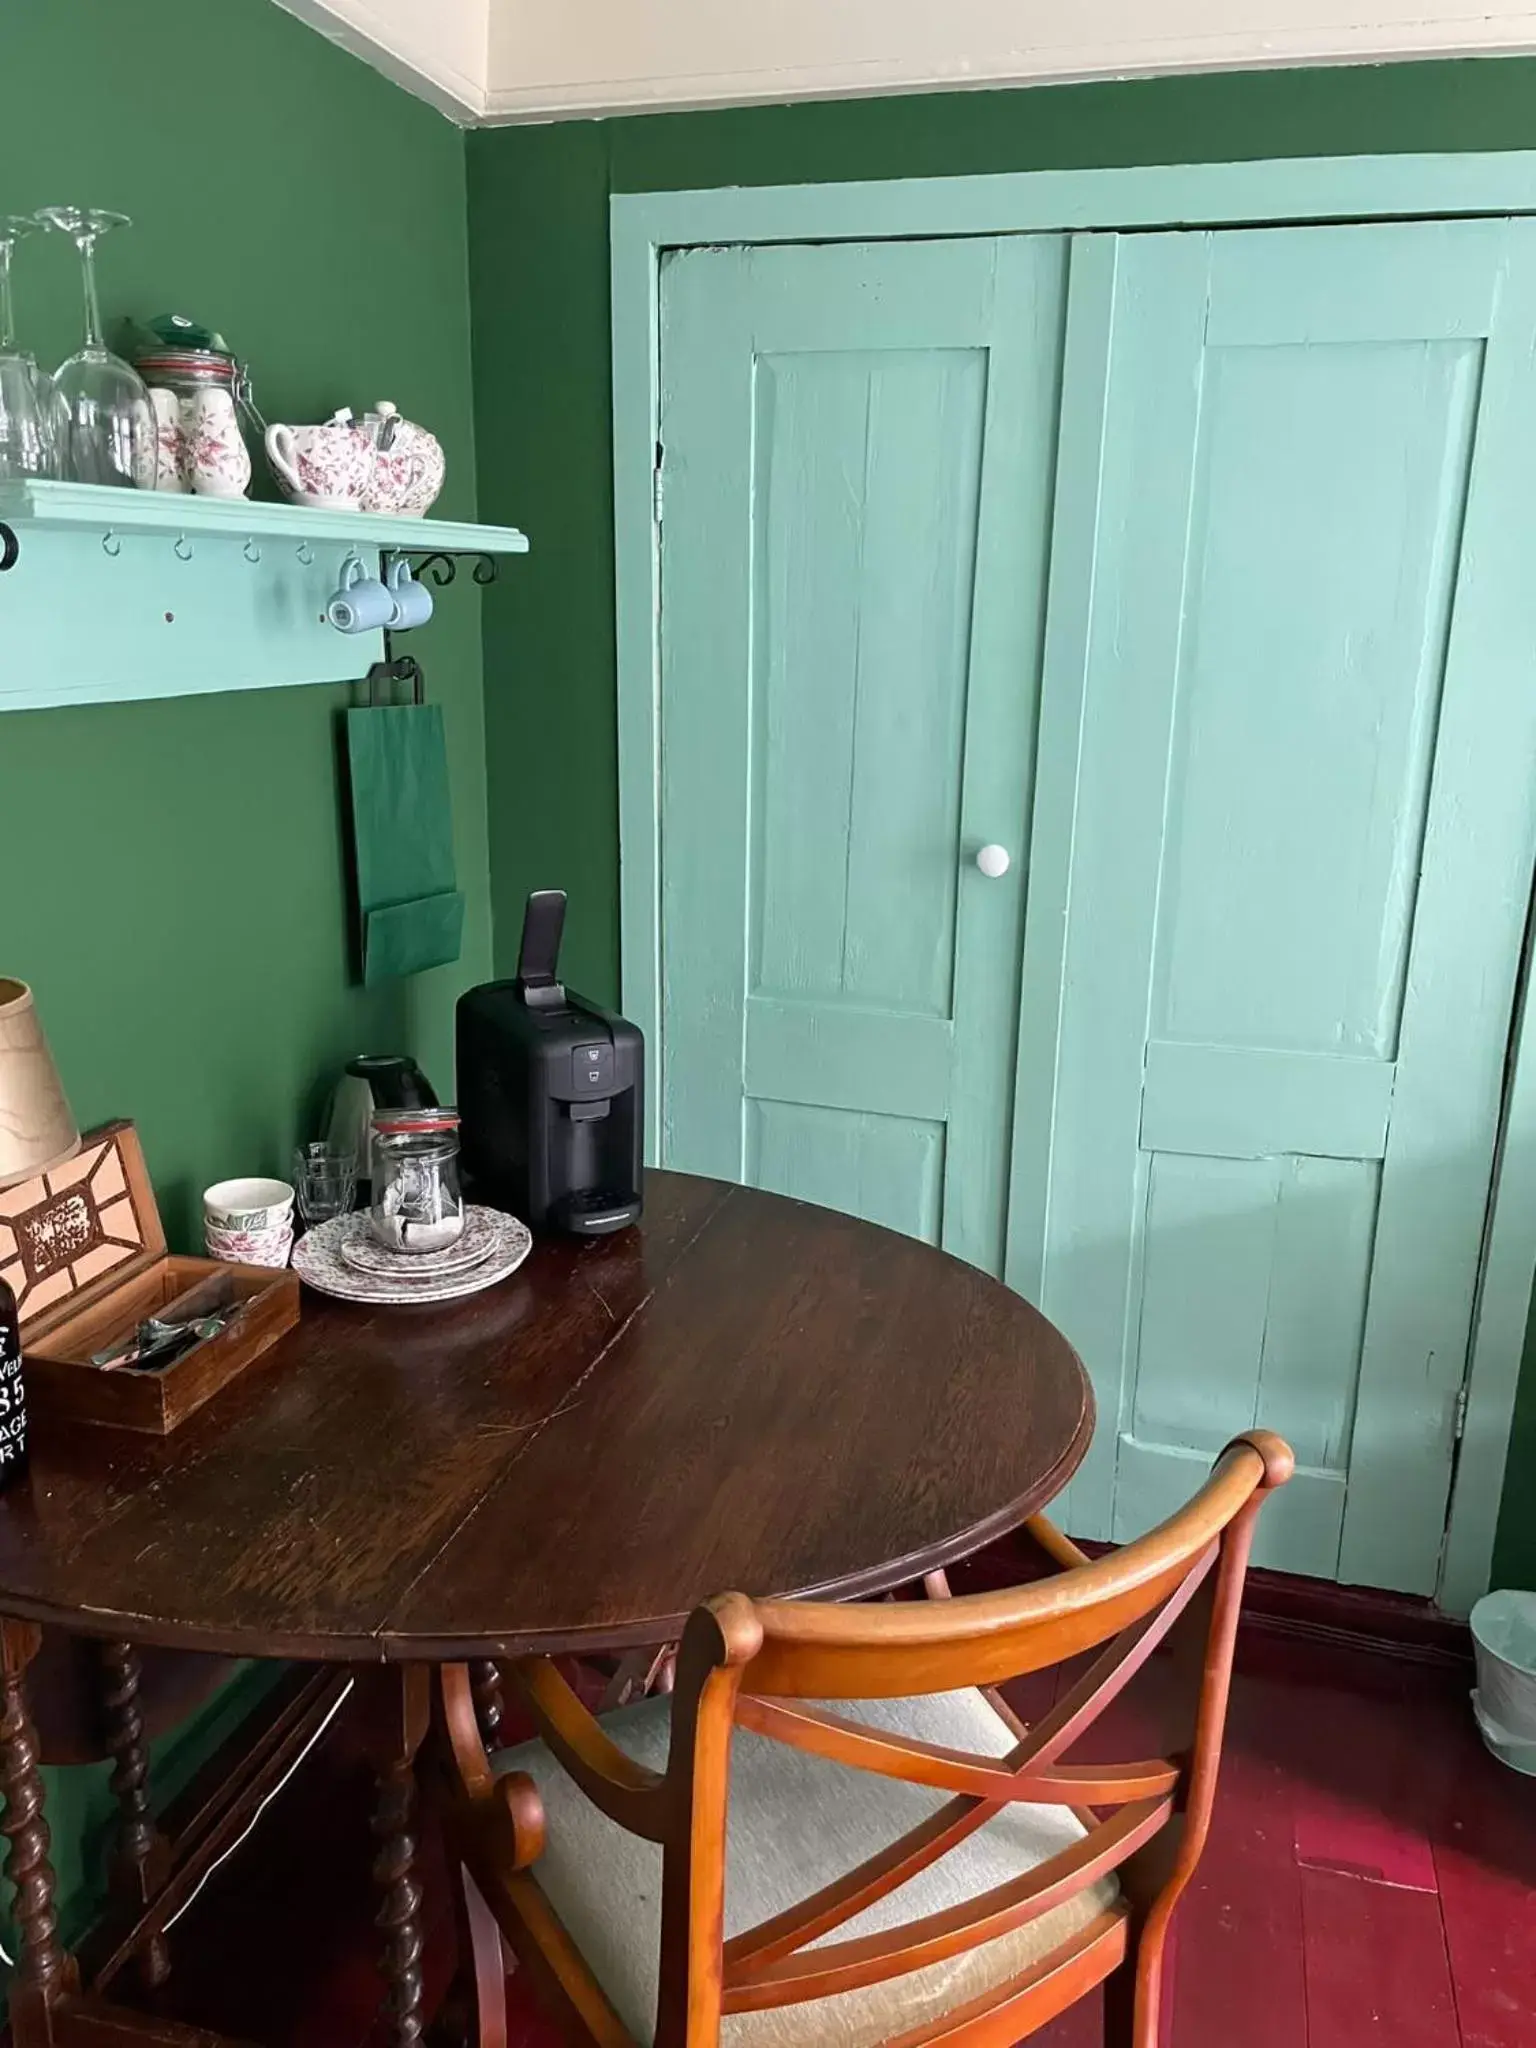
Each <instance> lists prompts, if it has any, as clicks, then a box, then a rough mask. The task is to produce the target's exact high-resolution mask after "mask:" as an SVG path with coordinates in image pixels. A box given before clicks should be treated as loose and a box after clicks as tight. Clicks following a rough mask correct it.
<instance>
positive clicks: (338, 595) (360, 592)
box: [325, 555, 398, 633]
mask: <svg viewBox="0 0 1536 2048" xmlns="http://www.w3.org/2000/svg"><path fill="white" fill-rule="evenodd" d="M325 616H326V617H327V618H328V619H329V620H330V622H331V624H332V625H333V626H334V627H335V628H336V630H337V632H338V633H372V632H374V631H375V630H376V629H377V628H378V627H380V626H393V625H395V624H397V623H398V621H397V620H396V617H395V599H394V593H393V592H392V591H390V590H388V589H386V588H385V586H384V585H383V584H382V583H381V582H380V581H379V579H378V577H377V576H370V575H369V574H368V573H367V571H366V570H365V569H364V567H363V565H362V563H361V562H360V561H359V559H358V558H357V556H356V555H348V557H347V559H346V560H345V561H344V562H343V563H342V565H341V582H340V584H339V586H338V588H337V589H336V590H335V592H334V593H333V594H332V597H331V601H330V603H329V604H328V605H327V606H326V608H325Z"/></svg>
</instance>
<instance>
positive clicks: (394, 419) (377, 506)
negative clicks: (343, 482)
mask: <svg viewBox="0 0 1536 2048" xmlns="http://www.w3.org/2000/svg"><path fill="white" fill-rule="evenodd" d="M358 424H359V427H360V429H361V431H362V433H363V434H364V435H365V436H366V437H367V439H368V441H369V442H370V443H371V445H372V448H373V475H372V478H371V480H370V482H369V485H368V488H367V489H366V490H365V492H364V493H363V510H364V511H365V512H394V513H397V514H401V515H403V516H404V517H406V518H413V519H419V518H420V517H421V515H422V514H423V513H424V512H425V511H426V509H427V507H428V506H429V505H430V504H431V503H432V502H433V500H434V499H435V498H436V496H437V494H438V492H439V491H440V490H441V489H442V488H443V472H444V468H445V462H444V457H443V450H442V444H441V442H440V441H439V440H438V438H437V436H436V435H435V434H430V433H428V431H427V429H426V428H425V427H418V426H417V425H416V424H415V422H414V421H412V420H407V419H402V418H401V416H400V409H399V407H398V406H396V405H393V404H391V402H390V401H389V400H388V399H387V398H381V399H380V400H379V402H378V404H377V406H376V407H375V408H374V410H373V411H372V412H367V413H364V414H363V417H362V419H361V420H360V421H359V422H358Z"/></svg>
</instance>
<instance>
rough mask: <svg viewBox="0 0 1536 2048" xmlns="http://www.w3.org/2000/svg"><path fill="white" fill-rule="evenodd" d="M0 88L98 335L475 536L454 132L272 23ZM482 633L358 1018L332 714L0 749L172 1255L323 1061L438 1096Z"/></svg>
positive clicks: (122, 44) (32, 857)
mask: <svg viewBox="0 0 1536 2048" xmlns="http://www.w3.org/2000/svg"><path fill="white" fill-rule="evenodd" d="M0 66H3V77H4V101H5V112H4V118H3V120H0V210H3V211H6V212H13V211H16V212H24V211H29V210H30V209H31V208H33V207H36V206H40V205H44V204H47V203H49V202H52V201H61V200H72V201H81V202H85V203H89V204H93V205H101V206H111V207H116V208H119V209H121V210H122V211H123V212H126V213H128V214H130V215H132V216H133V219H134V222H135V225H134V226H133V227H132V228H131V229H124V230H123V231H121V233H119V234H118V235H116V236H114V237H113V238H111V239H110V240H109V241H108V242H106V243H105V244H104V246H103V249H102V254H101V266H100V275H101V285H102V298H103V306H104V311H105V313H106V315H107V316H108V319H109V321H110V320H112V319H114V318H117V317H121V316H125V315H128V314H133V313H138V314H143V315H150V314H154V313H159V312H165V311H168V310H171V309H176V310H180V311H185V312H189V313H191V314H193V315H195V316H197V317H198V318H200V319H202V320H205V321H207V322H209V323H211V324H212V325H214V326H215V327H218V328H219V329H221V330H222V331H223V332H224V333H225V334H226V335H227V337H228V338H229V340H230V342H231V343H232V345H233V346H235V347H236V348H237V349H238V350H239V351H240V352H241V353H242V354H243V355H245V356H246V357H247V358H248V359H249V360H250V362H251V365H252V368H253V371H254V375H255V379H256V395H257V399H258V402H259V403H260V405H261V407H262V409H263V411H264V412H265V413H266V415H267V417H268V418H269V419H290V420H310V419H315V418H319V417H323V416H324V414H325V413H326V412H328V411H329V410H330V409H332V408H333V407H334V406H336V405H338V404H341V403H343V402H352V403H358V402H360V401H361V402H372V401H373V400H374V399H376V398H379V397H389V398H393V399H394V400H396V402H397V403H398V404H399V405H400V406H401V407H402V408H403V410H404V411H405V412H407V413H408V414H410V415H411V416H413V417H415V418H418V419H422V420H426V421H429V422H430V423H431V424H432V425H433V426H434V427H435V428H436V429H437V431H438V432H439V433H440V434H441V436H442V439H443V442H444V445H445V447H446V449H447V452H448V474H449V483H448V488H447V491H446V492H445V494H444V498H443V501H442V507H441V509H442V510H444V511H445V512H450V513H454V514H457V515H459V516H460V517H465V516H472V513H473V509H474V502H475V494H474V461H473V439H472V422H471V407H470V362H469V322H468V305H467V286H466V261H467V259H466V247H465V213H464V145H463V138H462V136H461V134H460V133H459V131H458V130H457V129H455V128H454V127H453V126H452V125H451V124H450V123H449V122H447V121H445V120H443V119H442V118H441V117H440V116H439V115H438V114H436V113H434V112H433V111H432V110H431V109H430V108H428V107H426V106H424V105H423V104H421V103H420V102H419V101H417V100H415V99H413V98H411V97H410V96H409V95H407V94H406V93H404V92H401V91H400V90H398V89H397V88H396V87H394V86H392V85H390V84H389V83H387V82H386V81H385V80H384V79H382V78H380V77H379V76H378V75H377V74H376V73H374V72H373V71H371V70H369V69H368V68H367V67H366V66H364V65H362V64H360V63H358V62H357V61H356V60H355V59H353V58H351V57H349V56H346V55H345V54H344V53H342V52H341V51H339V50H337V49H335V48H334V47H333V46H331V45H330V44H328V43H327V42H326V41H325V40H324V39H323V38H322V37H320V36H318V35H316V34H315V33H314V32H313V31H312V30H311V29H309V28H306V27H304V26H303V25H302V24H300V23H299V22H297V21H295V20H293V19H292V18H291V17H289V16H288V15H286V14H283V13H282V12H280V11H279V9H278V8H276V7H275V6H273V5H272V4H271V0H219V4H218V5H217V6H216V7H215V8H212V9H210V8H209V7H207V6H206V5H198V4H194V0H136V4H135V5H133V6H131V7H130V6H125V5H124V4H122V0H9V4H8V5H7V6H6V7H5V9H4V22H3V27H0ZM78 277H79V266H78V262H77V260H76V258H75V255H74V252H73V250H72V249H71V248H70V246H69V245H68V244H67V243H65V242H63V241H61V240H60V239H59V238H57V237H54V236H49V237H47V238H46V240H43V241H40V240H33V241H31V242H29V243H28V244H27V245H26V246H25V248H23V249H22V251H21V252H20V255H19V257H18V260H17V265H16V290H17V303H18V313H19V318H20V323H21V326H22V330H23V334H24V336H25V338H27V339H28V340H30V341H31V342H32V343H33V344H34V345H35V346H36V347H37V349H38V352H39V354H40V355H41V356H42V358H43V359H44V360H45V361H46V362H49V363H51V362H54V361H56V360H58V358H59V357H61V356H62V355H64V354H67V353H68V352H69V351H70V350H71V349H72V348H74V347H75V346H76V345H77V344H78V339H79V325H78V322H79V287H78ZM4 595H5V594H4V590H3V589H0V661H3V660H4V659H5V658H6V650H5V604H4ZM477 606H478V597H477V594H476V593H475V592H474V591H473V589H472V587H465V586H464V585H463V584H460V585H456V586H455V587H454V589H453V590H452V591H451V592H448V593H445V594H444V597H443V600H442V602H441V604H440V607H439V614H438V620H437V621H435V622H434V624H433V625H432V626H431V627H430V628H429V629H427V630H426V631H424V632H422V633H421V634H419V635H417V636H414V639H413V647H414V649H415V651H417V652H418V653H419V654H420V656H421V658H422V660H423V663H424V665H425V667H426V670H427V674H428V678H429V682H430V686H431V689H432V692H433V694H434V695H435V696H436V697H438V698H439V699H440V700H441V701H442V702H443V704H444V706H445V708H446V716H447V725H448V733H449V744H450V747H451V749H452V766H453V783H454V799H455V807H456V826H457V832H458V859H459V874H460V883H461V886H462V887H463V888H464V889H465V891H466V893H467V895H468V899H469V917H468V928H467V941H466V949H465V957H464V959H463V961H462V962H461V963H460V965H459V966H458V967H456V968H453V969H443V970H440V971H439V972H437V973H435V974H432V975H428V976H423V977H421V978H420V980H419V981H418V982H415V983H411V984H405V985H402V986H400V987H398V988H396V989H391V990H388V991H385V992H383V993H382V994H369V995H367V996H365V995H364V994H363V992H362V991H361V990H360V989H358V988H356V987H354V986H353V984H352V979H351V974H350V970H349V966H348V959H347V937H346V922H345V893H344V884H343V871H342V841H341V834H340V827H339V822H338V813H337V803H336V766H335V726H336V716H337V712H338V710H339V708H340V707H341V706H342V705H343V703H344V702H345V701H346V699H347V696H348V692H347V690H346V689H345V688H339V689H338V688H329V687H324V688H315V687H310V688H300V689H279V690H271V691H257V692H252V693H247V694H242V695H232V696H212V697H202V698H194V699H185V700H182V701H179V702H162V703H138V704H128V705H123V706H116V707H110V708H109V707H88V708H84V709H80V710H70V711H59V712H14V713H8V714H7V715H6V716H5V718H4V719H3V720H0V844H3V849H4V851H3V855H0V860H3V869H0V872H3V877H4V881H3V888H0V972H3V973H8V974H16V975H21V976H24V977H25V978H26V979H27V980H28V981H31V982H32V983H33V984H34V985H35V987H36V989H37V994H38V1000H39V1003H40V1005H41V1008H42V1012H43V1016H44V1018H45V1020H46V1023H47V1027H48V1030H49V1033H50V1036H51V1038H52V1041H53V1045H54V1048H55V1051H56V1053H57V1056H58V1059H59V1063H60V1066H61V1068H62V1070H63V1074H64V1079H65V1083H66V1086H67V1087H68V1090H69V1093H70V1097H71V1100H72V1102H73V1104H74V1106H75V1109H76V1112H77V1114H78V1115H79V1116H80V1117H81V1119H82V1120H84V1121H86V1122H90V1121H96V1120H99V1119H101V1118H103V1117H107V1116H113V1115H130V1116H133V1117H135V1118H136V1119H137V1120H138V1122H139V1125H140V1127H141V1129H142V1131H143V1135H144V1139H145V1143H146V1147H147V1150H148V1154H149V1160H150V1166H151V1169H152V1171H153V1173H154V1177H155V1181H156V1185H157V1188H158V1190H159V1193H160V1198H161V1204H162V1207H163V1208H164V1210H165V1212H166V1215H167V1221H168V1225H169V1227H170V1229H171V1233H172V1237H173V1241H179V1242H181V1243H183V1244H186V1243H188V1242H190V1239H191V1234H192V1232H193V1230H194V1228H195V1223H194V1218H195V1214H196V1199H197V1195H198V1192H199V1191H200V1189H201V1188H202V1187H204V1186H206V1185H207V1183H208V1182H209V1181H210V1180H212V1179H214V1178H216V1177H219V1176H221V1175H224V1174H229V1173H239V1172H260V1171H267V1170H272V1169H274V1168H281V1166H282V1164H283V1161H284V1160H285V1158H286V1156H287V1151H288V1148H289V1146H290V1145H291V1144H292V1142H293V1140H294V1138H295V1137H296V1136H297V1135H298V1134H299V1132H300V1129H301V1126H302V1125H303V1124H305V1123H306V1122H307V1121H308V1118H309V1114H310V1112H311V1110H312V1108H313V1106H314V1104H315V1102H316V1100H317V1099H318V1095H319V1092H320V1090H321V1089H322V1088H323V1085H324V1084H325V1082H326V1081H327V1080H328V1078H329V1077H330V1075H331V1074H332V1072H333V1070H334V1069H335V1068H336V1067H337V1066H338V1065H339V1063H340V1062H341V1061H342V1059H343V1058H344V1057H345V1056H346V1055H347V1054H349V1053H351V1052H354V1051H357V1050H360V1049H362V1048H364V1047H365V1046H381V1047H394V1046H398V1045H404V1046H406V1047H408V1048H411V1049H414V1050H416V1051H417V1052H418V1053H419V1054H420V1055H421V1057H422V1058H423V1059H424V1060H425V1061H426V1063H427V1066H428V1070H429V1071H430V1072H432V1073H434V1074H436V1075H438V1076H440V1077H441V1079H442V1082H443V1085H444V1087H447V1086H448V1085H449V1075H450V1070H451V1015H452V1002H453V997H454V995H455V994H456V992H457V990H458V988H459V987H460V986H462V985H463V984H465V983H467V982H469V981H473V980H477V979H480V978H483V976H484V974H485V972H486V970H487V967H488V963H489V955H490V918H489V906H488V901H487V887H486V838H485V777H484V750H483V726H482V716H481V694H480V635H479V619H478V612H477ZM60 625H61V630H67V621H62V620H61V622H60ZM61 1776H62V1778H64V1779H67V1782H61V1784H60V1785H59V1786H58V1787H57V1788H56V1789H57V1793H58V1798H57V1803H56V1805H55V1811H54V1826H55V1834H56V1836H57V1838H58V1846H59V1860H60V1868H61V1877H62V1879H63V1883H64V1889H65V1892H66V1894H67V1897H68V1900H69V1901H70V1902H72V1903H71V1904H69V1906H68V1910H67V1917H71V1918H74V1917H78V1913H79V1912H80V1911H81V1910H83V1909H84V1904H85V1896H86V1895H85V1894H84V1893H83V1892H82V1891H81V1890H80V1876H81V1862H80V1855H79V1848H80V1844H81V1842H82V1840H88V1839H93V1835H94V1830H95V1828H96V1827H97V1825H98V1824H99V1821H100V1818H101V1814H102V1811H103V1796H102V1787H101V1781H100V1774H99V1773H95V1772H92V1773H80V1772H71V1773H67V1774H61Z"/></svg>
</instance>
